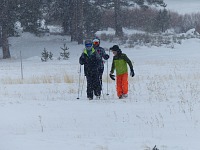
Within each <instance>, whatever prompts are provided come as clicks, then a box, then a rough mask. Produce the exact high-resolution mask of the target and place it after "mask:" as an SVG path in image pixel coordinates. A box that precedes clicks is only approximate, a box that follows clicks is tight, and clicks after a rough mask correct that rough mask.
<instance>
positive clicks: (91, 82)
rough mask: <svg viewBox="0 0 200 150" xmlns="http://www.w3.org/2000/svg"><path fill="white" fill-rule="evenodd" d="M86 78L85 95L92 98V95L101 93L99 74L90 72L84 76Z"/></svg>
mask: <svg viewBox="0 0 200 150" xmlns="http://www.w3.org/2000/svg"><path fill="white" fill-rule="evenodd" d="M86 79H87V97H88V98H92V99H93V95H95V96H100V95H101V84H100V79H99V74H98V73H95V74H90V75H87V76H86Z"/></svg>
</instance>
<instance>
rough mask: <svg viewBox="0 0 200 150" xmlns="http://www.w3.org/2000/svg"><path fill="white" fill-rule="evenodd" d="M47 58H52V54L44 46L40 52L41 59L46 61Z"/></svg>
mask: <svg viewBox="0 0 200 150" xmlns="http://www.w3.org/2000/svg"><path fill="white" fill-rule="evenodd" d="M48 59H51V60H52V59H53V54H52V53H51V52H48V51H47V50H46V49H45V48H44V51H43V52H42V58H41V60H42V61H44V62H46V61H47V60H48Z"/></svg>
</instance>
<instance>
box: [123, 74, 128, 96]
mask: <svg viewBox="0 0 200 150" xmlns="http://www.w3.org/2000/svg"><path fill="white" fill-rule="evenodd" d="M122 93H123V95H126V96H128V95H127V94H128V73H125V74H123V75H122Z"/></svg>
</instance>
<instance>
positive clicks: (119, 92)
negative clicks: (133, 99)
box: [116, 75, 123, 97]
mask: <svg viewBox="0 0 200 150" xmlns="http://www.w3.org/2000/svg"><path fill="white" fill-rule="evenodd" d="M116 83H117V85H116V89H117V96H118V97H121V96H122V94H123V91H122V75H117V77H116Z"/></svg>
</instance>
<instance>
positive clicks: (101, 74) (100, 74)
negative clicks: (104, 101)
mask: <svg viewBox="0 0 200 150" xmlns="http://www.w3.org/2000/svg"><path fill="white" fill-rule="evenodd" d="M103 70H104V68H100V69H99V80H100V85H101V90H102V76H103Z"/></svg>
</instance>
